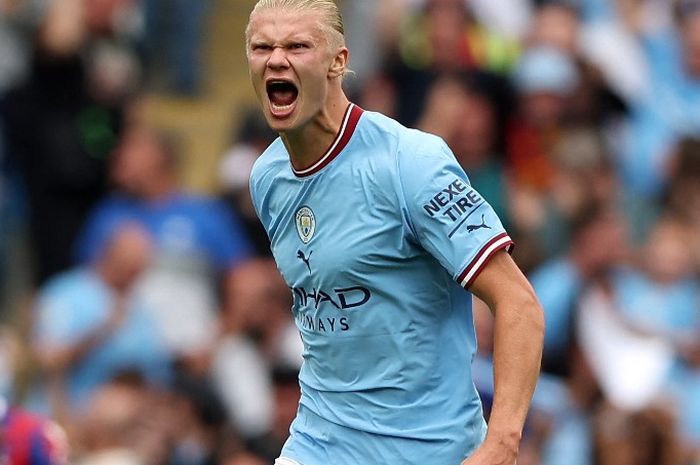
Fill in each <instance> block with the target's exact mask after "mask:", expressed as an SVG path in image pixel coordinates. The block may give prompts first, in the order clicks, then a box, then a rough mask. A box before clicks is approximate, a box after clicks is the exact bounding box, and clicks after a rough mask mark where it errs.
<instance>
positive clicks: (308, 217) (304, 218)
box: [295, 207, 316, 244]
mask: <svg viewBox="0 0 700 465" xmlns="http://www.w3.org/2000/svg"><path fill="white" fill-rule="evenodd" d="M295 223H296V225H297V233H299V239H301V242H303V243H304V244H308V243H309V241H310V240H311V238H312V237H314V232H316V217H315V216H314V212H313V210H311V209H310V208H309V207H301V208H300V209H299V210H297V214H296V215H295Z"/></svg>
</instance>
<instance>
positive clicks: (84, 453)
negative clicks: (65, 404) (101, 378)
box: [77, 382, 146, 465]
mask: <svg viewBox="0 0 700 465" xmlns="http://www.w3.org/2000/svg"><path fill="white" fill-rule="evenodd" d="M139 394H140V392H139V391H138V390H137V389H133V388H131V387H129V386H126V385H123V384H120V383H115V382H110V383H107V384H105V385H103V386H101V387H100V388H98V389H97V390H96V392H95V394H94V395H93V396H92V398H91V399H90V401H89V407H88V408H87V409H86V412H87V413H86V415H85V417H84V418H83V419H81V421H80V422H79V427H80V431H81V433H82V435H81V438H80V439H81V446H82V450H80V451H79V452H80V453H79V454H78V460H77V463H78V464H80V465H145V464H146V461H145V460H144V459H143V458H142V457H140V456H139V454H138V453H137V451H136V447H135V446H136V445H135V443H134V432H135V431H136V430H138V424H139V421H140V416H141V415H143V412H144V411H145V410H146V405H145V399H144V398H143V397H142V396H140V395H139Z"/></svg>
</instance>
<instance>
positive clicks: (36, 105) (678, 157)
mask: <svg viewBox="0 0 700 465" xmlns="http://www.w3.org/2000/svg"><path fill="white" fill-rule="evenodd" d="M222 1H223V0H196V1H193V0H0V13H1V15H0V118H1V123H2V124H1V125H0V305H3V307H2V311H3V314H2V315H0V319H1V320H2V322H3V327H2V329H0V418H2V422H1V423H2V426H0V428H2V432H1V433H0V438H2V439H1V440H2V442H3V444H2V447H0V455H2V457H0V460H3V461H4V460H8V463H11V464H13V465H14V464H19V463H27V464H34V463H39V462H41V463H51V464H53V463H66V462H70V463H80V464H85V465H88V464H89V465H122V464H123V465H171V464H172V465H219V464H220V465H260V464H270V463H272V462H273V461H274V458H275V457H276V455H277V453H278V452H279V450H280V447H281V445H282V443H283V442H284V440H285V439H286V436H287V431H288V427H289V424H290V422H291V420H292V418H293V417H294V415H295V412H296V404H297V401H298V398H299V390H298V384H297V381H296V375H297V373H298V369H299V367H300V364H301V362H302V358H301V352H302V347H301V342H300V340H299V336H298V333H297V331H296V329H295V326H294V323H293V320H292V317H291V312H290V311H289V308H290V306H291V295H290V291H289V289H288V288H287V287H286V285H285V283H284V281H283V280H282V278H281V277H280V276H279V274H278V272H277V269H276V267H275V264H274V262H273V261H272V259H271V257H270V251H269V245H268V241H267V236H266V234H265V232H264V230H263V229H262V228H261V226H260V224H259V223H258V221H257V220H256V218H255V213H254V211H253V208H252V205H251V202H250V198H249V193H248V175H249V173H250V169H251V167H252V165H253V163H254V161H255V159H256V158H257V157H258V156H259V155H260V153H261V152H262V151H263V150H264V148H265V147H266V146H267V144H269V143H270V142H271V141H272V140H273V139H274V137H276V135H275V134H273V133H271V132H270V130H269V129H268V128H267V126H266V125H265V122H264V120H262V119H261V115H260V114H259V113H258V112H257V110H256V109H254V108H248V107H245V106H243V105H241V107H240V108H237V109H236V111H237V112H238V113H239V114H240V115H241V118H240V120H241V121H243V123H242V124H240V125H238V126H237V129H236V131H235V134H234V136H233V137H232V141H231V144H230V148H229V150H227V151H226V152H225V153H222V154H221V159H220V164H219V169H218V173H217V176H216V179H215V180H213V181H212V189H211V192H210V193H209V194H201V193H197V194H196V193H192V192H189V191H187V190H186V189H184V188H183V186H182V184H181V181H180V177H179V176H178V173H179V172H181V170H182V169H183V162H184V160H183V158H182V154H181V153H180V149H181V145H182V144H181V143H180V139H179V134H176V133H172V132H170V131H165V130H163V128H162V127H159V126H158V124H157V122H154V121H148V120H147V119H146V118H144V117H143V112H142V110H141V104H140V102H141V99H142V96H143V95H146V94H148V93H149V92H160V93H166V94H170V95H178V96H185V97H187V98H194V99H196V98H198V96H200V95H201V93H202V92H203V86H204V84H203V82H204V79H203V76H205V75H206V74H207V69H206V66H205V65H204V63H203V60H202V43H203V41H204V38H205V37H206V34H205V32H206V30H207V24H208V23H207V21H209V15H210V14H211V12H212V11H213V10H215V9H216V8H217V5H218V4H219V3H221V2H222ZM340 4H341V7H342V9H343V13H344V16H345V22H346V35H347V38H348V45H349V48H350V51H351V67H352V69H353V71H354V72H353V74H352V75H351V76H349V77H348V78H347V79H346V82H345V84H346V89H347V91H348V93H349V94H350V95H351V96H352V99H353V100H354V101H355V102H356V103H358V104H359V105H360V106H361V107H363V108H364V109H366V110H373V111H381V112H382V113H385V114H387V115H389V116H392V117H394V118H396V119H398V120H399V121H400V122H401V123H403V124H405V125H407V126H412V127H418V128H420V129H423V130H425V131H429V132H432V133H435V134H438V135H439V136H441V137H442V138H444V139H445V141H446V142H447V143H448V144H449V146H450V147H451V148H452V150H453V152H454V154H455V156H456V157H457V160H458V161H459V163H460V164H461V165H462V166H463V167H464V169H465V170H466V172H467V174H468V175H469V178H470V181H471V183H472V185H474V186H475V187H476V188H477V190H479V191H480V192H481V193H482V195H483V196H484V197H485V198H486V199H487V200H488V201H489V202H490V203H491V205H492V206H493V207H494V209H495V210H496V211H497V212H498V214H499V215H500V217H501V218H502V219H503V222H504V224H505V225H506V227H507V229H508V230H509V232H510V234H511V236H512V237H513V238H514V240H515V242H516V249H515V252H514V258H515V260H516V261H517V262H518V264H519V265H520V266H521V268H522V269H523V270H524V271H525V272H526V274H527V275H528V277H529V278H530V279H531V281H532V283H533V286H534V287H535V289H536V291H537V293H538V296H539V298H540V299H541V302H542V305H543V307H544V309H545V318H546V324H547V331H546V337H545V352H544V358H543V372H542V375H541V378H540V381H539V384H538V387H537V390H536V393H535V397H534V400H533V407H532V409H531V413H530V416H529V418H528V422H527V425H526V430H525V432H524V437H523V443H522V447H521V458H520V461H519V464H520V465H579V464H580V465H628V464H629V465H632V464H634V465H696V464H698V463H700V280H699V279H700V0H539V1H538V0H344V1H343V2H340ZM251 6H252V2H251ZM239 22H241V23H244V22H245V20H243V21H241V19H240V18H239ZM241 37H242V31H241ZM239 46H240V47H243V41H242V40H241V43H240V44H239ZM241 66H244V63H241ZM189 163H192V160H190V161H189ZM18 244H20V245H22V246H24V247H26V249H27V250H28V251H29V255H28V256H27V257H24V256H22V255H21V254H18V253H17V250H16V249H17V247H18ZM22 269H26V270H28V272H29V281H30V282H29V283H28V287H29V289H28V290H27V291H28V293H30V294H31V299H30V303H29V304H27V305H26V307H27V308H26V309H23V310H22V311H21V312H20V313H21V314H20V315H19V316H17V315H14V314H10V311H9V308H11V307H12V308H14V306H15V304H16V302H7V301H8V300H9V298H8V297H7V296H16V295H17V292H16V290H14V289H11V288H10V287H11V284H8V283H13V282H14V280H13V279H14V278H13V277H14V276H15V275H16V274H17V273H18V272H19V271H18V270H22ZM475 322H476V330H477V334H478V339H479V352H478V354H477V357H476V359H475V360H474V363H473V373H474V377H475V381H476V384H477V387H478V389H479V392H480V393H481V395H482V398H483V400H484V403H485V405H486V414H487V415H488V406H489V405H490V401H491V399H492V396H493V381H492V377H491V369H492V365H491V358H492V343H491V339H492V319H491V316H490V312H489V310H488V309H487V308H486V307H485V306H484V305H483V304H482V303H480V302H476V305H475Z"/></svg>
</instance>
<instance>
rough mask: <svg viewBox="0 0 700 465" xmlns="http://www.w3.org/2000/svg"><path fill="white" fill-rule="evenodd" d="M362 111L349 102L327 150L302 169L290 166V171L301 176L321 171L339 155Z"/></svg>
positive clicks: (353, 130) (348, 140)
mask: <svg viewBox="0 0 700 465" xmlns="http://www.w3.org/2000/svg"><path fill="white" fill-rule="evenodd" d="M363 111H364V110H362V108H360V107H358V106H357V105H355V104H354V103H351V104H349V105H348V108H347V109H346V110H345V115H344V116H343V122H342V124H341V125H340V129H339V130H338V134H337V135H336V136H335V139H334V140H333V143H331V145H330V147H328V150H326V153H325V154H324V155H323V156H322V157H321V158H319V159H318V161H317V162H316V163H314V164H313V165H311V166H309V167H308V168H305V169H303V170H297V169H294V167H293V166H292V171H293V172H294V174H295V175H297V176H298V177H301V178H303V177H306V176H311V175H312V174H315V173H318V172H319V171H321V170H322V169H323V168H324V167H325V166H326V165H328V164H329V163H330V162H332V161H333V160H334V159H335V157H337V156H338V155H340V152H342V151H343V149H344V148H345V146H346V145H348V142H350V138H351V137H352V135H353V133H354V132H355V128H356V127H357V123H358V122H359V121H360V116H361V115H362V113H363Z"/></svg>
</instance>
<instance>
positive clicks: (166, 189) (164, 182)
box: [142, 176, 175, 202]
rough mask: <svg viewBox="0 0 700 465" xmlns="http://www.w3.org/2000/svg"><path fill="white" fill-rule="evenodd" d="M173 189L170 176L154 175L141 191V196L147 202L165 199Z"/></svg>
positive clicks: (173, 183) (173, 185)
mask: <svg viewBox="0 0 700 465" xmlns="http://www.w3.org/2000/svg"><path fill="white" fill-rule="evenodd" d="M174 191H175V182H174V181H173V180H172V179H171V177H170V176H163V177H155V178H154V179H153V180H152V181H151V182H149V183H148V184H147V185H146V186H144V189H143V191H142V195H143V198H144V199H146V200H147V201H149V202H158V201H160V200H162V199H166V198H168V197H170V195H172V193H173V192H174Z"/></svg>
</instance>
